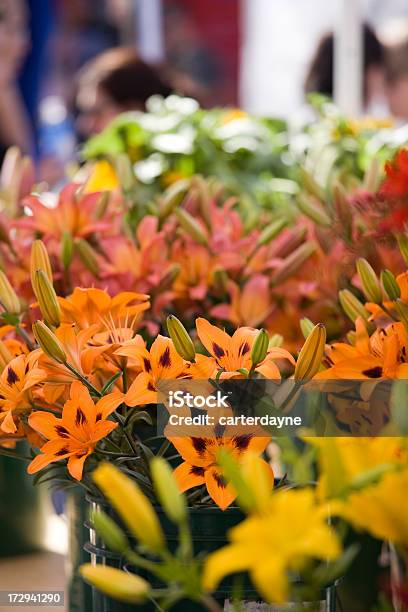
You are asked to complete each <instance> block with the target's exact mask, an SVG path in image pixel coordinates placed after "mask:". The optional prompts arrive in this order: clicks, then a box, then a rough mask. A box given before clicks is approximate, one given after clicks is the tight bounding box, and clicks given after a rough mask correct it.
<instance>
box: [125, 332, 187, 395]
mask: <svg viewBox="0 0 408 612" xmlns="http://www.w3.org/2000/svg"><path fill="white" fill-rule="evenodd" d="M115 354H116V355H121V356H123V357H129V358H131V359H132V360H134V361H135V362H136V364H139V365H140V367H141V368H142V373H141V374H139V376H138V377H137V378H136V380H135V381H134V383H133V384H135V388H138V387H137V385H141V384H142V381H144V384H145V387H146V392H148V391H149V392H150V393H149V394H148V393H146V395H143V396H142V397H143V398H146V397H148V398H149V402H147V401H144V402H142V401H141V400H140V401H139V402H138V404H140V403H155V402H156V401H157V384H158V383H159V381H160V380H163V379H165V380H166V379H167V380H168V379H170V380H172V379H173V380H174V379H176V378H191V374H190V373H189V372H188V368H189V365H188V364H187V362H185V361H184V359H183V358H182V357H180V355H179V354H178V353H177V351H176V349H175V348H174V345H173V342H172V341H171V340H170V338H166V337H165V336H160V335H159V336H157V338H156V340H155V341H154V342H153V344H152V346H151V348H150V351H148V350H147V349H146V348H145V347H143V346H141V344H140V343H135V342H134V341H132V342H129V343H127V344H125V345H124V346H123V347H121V348H120V349H118V350H117V351H115ZM136 381H137V385H136ZM131 389H132V386H131V387H130V388H129V393H130V391H131ZM128 405H130V406H132V405H136V404H128Z"/></svg>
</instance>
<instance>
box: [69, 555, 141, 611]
mask: <svg viewBox="0 0 408 612" xmlns="http://www.w3.org/2000/svg"><path fill="white" fill-rule="evenodd" d="M79 572H80V574H81V576H82V578H83V579H84V580H85V582H88V583H89V584H91V585H92V586H94V587H96V588H97V589H98V590H100V591H102V593H105V595H108V597H112V599H117V600H119V601H123V602H125V603H130V604H139V603H143V602H144V601H145V600H146V599H147V598H148V596H149V594H150V590H151V589H150V584H149V583H148V582H146V580H143V578H141V577H140V576H137V575H136V574H129V573H128V572H125V571H123V570H119V569H116V568H115V567H109V566H108V565H92V564H91V563H85V564H84V565H81V567H80V568H79Z"/></svg>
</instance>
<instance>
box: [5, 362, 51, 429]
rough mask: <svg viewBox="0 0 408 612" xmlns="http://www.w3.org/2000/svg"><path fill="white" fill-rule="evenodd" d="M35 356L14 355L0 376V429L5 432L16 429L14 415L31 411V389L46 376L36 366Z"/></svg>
mask: <svg viewBox="0 0 408 612" xmlns="http://www.w3.org/2000/svg"><path fill="white" fill-rule="evenodd" d="M37 357H38V356H36V355H34V354H30V355H28V356H26V355H19V356H18V357H15V358H14V359H12V360H11V361H10V363H9V364H8V366H7V367H6V368H5V369H4V370H3V372H2V374H1V376H0V423H1V425H0V429H1V430H2V431H3V432H5V433H11V434H13V433H15V432H16V431H17V425H16V423H15V422H14V417H17V416H20V415H22V414H24V413H27V412H31V403H30V400H31V391H32V390H33V387H35V385H37V384H38V383H40V382H42V381H44V380H45V378H46V372H44V370H42V369H40V368H38V367H37Z"/></svg>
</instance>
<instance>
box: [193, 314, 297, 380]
mask: <svg viewBox="0 0 408 612" xmlns="http://www.w3.org/2000/svg"><path fill="white" fill-rule="evenodd" d="M196 327H197V334H198V337H199V338H200V340H201V342H202V343H203V345H204V347H205V348H206V349H207V351H208V352H209V353H210V355H211V356H212V357H213V359H214V361H215V364H216V367H217V369H218V370H223V373H222V375H221V378H231V377H234V376H239V375H240V373H239V372H238V370H241V369H246V370H248V371H249V370H250V369H251V366H252V362H251V349H252V345H253V343H254V340H255V338H256V336H257V334H258V331H257V330H256V329H252V328H250V327H240V328H239V329H237V330H236V331H235V332H234V334H233V335H232V336H229V335H228V334H227V333H226V332H225V331H222V330H221V329H219V328H218V327H216V326H215V325H211V323H209V322H208V321H206V320H205V319H202V318H199V319H197V320H196ZM274 359H287V360H288V361H290V362H291V363H292V364H294V363H295V360H294V359H293V357H292V355H291V354H290V353H289V352H288V351H286V350H285V349H281V348H271V349H269V350H268V354H267V356H266V358H265V359H264V360H263V361H262V362H261V363H260V364H258V365H257V367H256V369H255V371H256V372H259V373H260V374H262V375H263V376H265V378H272V379H280V371H279V368H278V366H277V365H276V363H274Z"/></svg>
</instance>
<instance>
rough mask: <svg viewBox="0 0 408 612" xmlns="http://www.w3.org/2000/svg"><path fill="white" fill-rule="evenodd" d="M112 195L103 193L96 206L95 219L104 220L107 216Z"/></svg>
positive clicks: (107, 192) (108, 192)
mask: <svg viewBox="0 0 408 612" xmlns="http://www.w3.org/2000/svg"><path fill="white" fill-rule="evenodd" d="M110 195H111V194H110V191H103V192H102V193H101V196H100V198H99V200H98V202H97V204H96V209H95V219H103V217H104V216H105V213H106V211H107V209H108V205H109V200H110Z"/></svg>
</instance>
